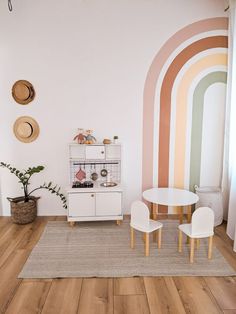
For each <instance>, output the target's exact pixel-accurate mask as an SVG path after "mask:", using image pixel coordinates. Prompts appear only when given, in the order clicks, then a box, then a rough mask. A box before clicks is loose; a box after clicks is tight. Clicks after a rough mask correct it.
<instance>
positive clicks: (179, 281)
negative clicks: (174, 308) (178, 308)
mask: <svg viewBox="0 0 236 314" xmlns="http://www.w3.org/2000/svg"><path fill="white" fill-rule="evenodd" d="M174 282H175V285H176V287H177V289H178V292H179V295H180V297H181V299H182V303H183V305H184V307H185V311H186V312H187V313H207V314H213V313H214V314H215V313H222V311H221V309H220V308H219V306H218V304H217V302H216V300H215V298H214V297H213V295H212V294H211V292H210V290H209V288H208V287H207V285H206V283H205V281H204V279H203V278H201V277H175V278H174Z"/></svg>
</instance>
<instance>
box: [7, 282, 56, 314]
mask: <svg viewBox="0 0 236 314" xmlns="http://www.w3.org/2000/svg"><path fill="white" fill-rule="evenodd" d="M50 285H51V280H41V281H40V280H38V281H29V280H23V281H22V282H21V284H20V286H19V288H18V289H17V291H16V294H15V296H14V298H13V299H12V302H11V304H10V306H9V307H8V309H7V311H6V313H7V314H15V313H24V314H33V313H41V311H42V308H43V305H44V302H45V300H46V297H47V294H48V291H49V288H50Z"/></svg>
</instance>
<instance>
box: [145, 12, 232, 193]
mask: <svg viewBox="0 0 236 314" xmlns="http://www.w3.org/2000/svg"><path fill="white" fill-rule="evenodd" d="M217 29H219V30H222V29H228V18H226V17H218V18H210V19H206V20H201V21H198V22H195V23H193V24H190V25H188V26H186V27H184V28H183V29H181V30H180V31H178V32H177V33H175V34H174V35H173V36H172V37H171V38H170V39H169V40H168V41H167V42H166V43H165V44H164V46H163V47H162V48H161V50H160V51H159V52H158V54H157V55H156V56H155V58H154V60H153V62H152V64H151V66H150V68H149V71H148V73H147V77H146V81H145V85H144V96H143V166H142V189H143V190H146V189H148V188H150V187H152V185H153V135H154V119H153V118H154V103H155V90H156V84H157V80H158V77H159V75H160V72H161V69H162V67H163V65H164V64H165V62H166V60H167V59H168V58H169V56H170V55H171V53H172V52H173V51H174V50H175V49H176V48H177V47H178V46H179V45H180V44H181V43H182V42H184V41H186V40H187V39H189V38H191V37H193V36H194V35H197V34H200V33H202V32H207V31H211V30H217Z"/></svg>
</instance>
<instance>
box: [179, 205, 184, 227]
mask: <svg viewBox="0 0 236 314" xmlns="http://www.w3.org/2000/svg"><path fill="white" fill-rule="evenodd" d="M178 213H179V224H180V225H181V224H182V223H183V206H179V207H178Z"/></svg>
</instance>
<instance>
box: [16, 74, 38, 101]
mask: <svg viewBox="0 0 236 314" xmlns="http://www.w3.org/2000/svg"><path fill="white" fill-rule="evenodd" d="M12 97H13V98H14V99H15V101H16V102H17V103H18V104H21V105H27V104H28V103H29V102H31V101H32V100H33V99H34V97H35V90H34V87H33V85H32V84H31V83H30V82H28V81H26V80H19V81H17V82H15V84H14V85H13V86H12Z"/></svg>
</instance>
